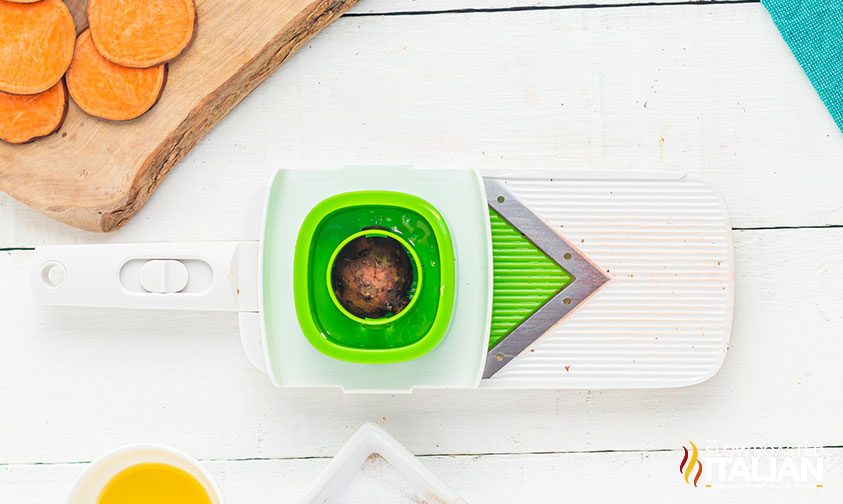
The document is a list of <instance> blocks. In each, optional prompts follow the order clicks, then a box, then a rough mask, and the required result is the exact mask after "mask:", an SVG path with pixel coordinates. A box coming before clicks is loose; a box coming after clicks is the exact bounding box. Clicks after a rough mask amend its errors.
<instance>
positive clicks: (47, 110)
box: [0, 81, 67, 144]
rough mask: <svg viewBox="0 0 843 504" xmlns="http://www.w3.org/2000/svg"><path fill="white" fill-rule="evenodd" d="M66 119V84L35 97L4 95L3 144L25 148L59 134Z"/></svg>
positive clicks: (0, 108) (0, 110) (0, 98)
mask: <svg viewBox="0 0 843 504" xmlns="http://www.w3.org/2000/svg"><path fill="white" fill-rule="evenodd" d="M66 115H67V89H66V88H65V87H64V81H59V82H58V83H57V84H55V85H54V86H53V87H51V88H50V89H48V90H46V91H44V92H41V93H38V94H34V95H15V94H9V93H3V92H0V140H4V141H6V142H9V143H14V144H22V143H27V142H31V141H33V140H35V139H37V138H41V137H43V136H47V135H49V134H51V133H55V132H56V131H58V130H59V128H61V125H62V123H63V122H64V117H65V116H66Z"/></svg>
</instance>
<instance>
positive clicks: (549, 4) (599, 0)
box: [349, 0, 746, 14]
mask: <svg viewBox="0 0 843 504" xmlns="http://www.w3.org/2000/svg"><path fill="white" fill-rule="evenodd" d="M714 1H716V2H717V3H728V2H743V1H746V0H714ZM688 2H693V3H698V4H706V3H711V2H712V0H456V1H455V0H363V1H361V2H360V3H359V4H357V5H356V6H355V7H354V8H353V9H351V11H349V12H351V13H352V14H389V13H438V12H442V11H445V12H453V11H475V10H498V11H512V10H518V9H591V8H594V7H593V6H602V7H617V8H631V7H636V6H639V5H640V6H642V7H649V6H650V5H653V4H687V3H688Z"/></svg>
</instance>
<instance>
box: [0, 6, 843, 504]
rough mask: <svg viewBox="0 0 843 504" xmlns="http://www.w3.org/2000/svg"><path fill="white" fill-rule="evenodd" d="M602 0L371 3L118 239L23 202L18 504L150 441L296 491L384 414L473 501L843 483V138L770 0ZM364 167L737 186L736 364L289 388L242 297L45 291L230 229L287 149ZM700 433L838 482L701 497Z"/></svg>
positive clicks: (17, 265)
mask: <svg viewBox="0 0 843 504" xmlns="http://www.w3.org/2000/svg"><path fill="white" fill-rule="evenodd" d="M594 1H596V3H598V4H601V5H600V6H598V7H594V6H577V5H574V4H573V3H572V0H553V1H550V0H465V1H461V2H455V1H450V0H449V1H446V0H427V1H422V0H417V1H414V0H362V1H361V3H360V4H359V6H358V7H356V8H355V9H354V10H353V11H352V12H351V13H350V14H348V15H346V16H344V17H343V18H341V19H340V20H338V21H337V22H336V23H335V24H334V25H332V26H331V27H329V28H328V29H327V30H326V31H325V32H324V33H323V34H321V35H320V36H319V37H318V38H317V39H315V40H314V41H313V42H312V43H311V44H309V45H308V47H307V48H306V49H304V50H303V51H302V52H301V53H299V54H298V55H297V56H295V57H294V58H293V59H292V60H291V61H290V62H288V63H287V64H286V65H285V66H284V67H283V68H282V69H281V70H280V71H279V72H278V73H277V74H275V75H274V76H273V77H271V78H270V79H269V81H268V82H266V83H265V84H264V85H263V86H261V87H260V88H259V89H258V90H257V91H256V92H255V93H254V94H253V95H252V96H250V97H249V98H248V99H247V100H246V101H245V102H244V103H243V104H242V105H241V106H240V107H239V108H238V109H237V110H236V111H235V112H233V113H232V114H231V115H230V116H229V117H228V118H227V119H226V120H224V121H223V122H222V124H220V125H219V126H218V127H217V128H216V129H215V130H213V131H212V132H211V134H210V135H208V137H207V138H206V139H205V140H204V141H203V142H202V143H201V145H199V146H198V147H197V148H196V150H195V151H194V152H193V153H192V154H190V155H189V157H188V158H187V159H186V160H185V161H184V162H182V163H181V165H180V166H179V167H178V169H177V170H175V171H174V172H173V173H172V174H171V175H170V176H169V178H168V180H167V181H166V182H165V183H164V184H163V186H162V187H161V189H160V190H159V192H158V194H156V195H155V196H154V197H153V198H152V200H151V201H150V203H149V204H148V205H147V207H146V208H145V209H144V210H143V211H142V212H141V213H140V214H139V215H138V216H137V217H136V218H135V219H134V220H133V221H132V222H130V223H129V224H128V225H127V226H126V227H125V228H124V229H123V230H122V231H119V232H117V233H115V234H113V235H108V236H104V235H94V234H88V233H85V232H81V231H77V230H74V229H71V228H68V227H64V226H63V225H60V224H57V223H55V222H52V221H49V220H47V219H46V218H43V217H41V216H39V215H36V214H35V213H33V212H31V211H30V210H28V209H27V208H25V207H24V206H22V205H20V204H18V203H16V202H14V201H13V200H11V199H10V198H8V197H6V196H2V195H0V502H3V503H15V504H24V503H39V504H40V503H52V502H61V501H62V499H63V497H64V495H65V494H66V492H67V490H68V488H69V486H70V484H71V482H72V481H73V479H74V477H75V476H76V475H77V474H78V473H79V472H80V471H81V470H82V469H83V468H84V463H85V462H86V461H90V460H91V459H93V458H94V457H96V456H97V455H99V454H101V453H103V452H105V451H107V450H110V449H111V448H113V447H115V446H117V445H120V444H125V443H130V442H138V441H152V442H160V443H166V444H171V445H173V446H176V447H178V448H181V449H183V450H185V451H187V452H188V453H190V454H192V455H194V456H195V457H197V458H200V459H203V460H205V461H207V466H208V467H209V469H210V470H211V471H212V472H213V473H214V475H215V476H216V477H217V478H218V480H219V482H220V484H221V485H222V487H223V489H224V492H225V495H226V497H227V499H228V501H229V502H230V503H231V504H246V503H254V504H260V503H286V502H295V501H296V499H297V498H298V497H300V496H302V495H303V494H304V492H305V491H306V490H307V488H308V486H309V484H310V483H311V482H312V480H313V479H314V478H315V477H316V475H317V474H318V473H319V471H321V470H322V468H324V467H325V466H326V465H327V463H328V460H329V458H330V457H331V456H332V455H333V454H334V453H335V452H336V451H337V450H338V449H339V447H340V446H341V445H342V444H343V442H344V441H345V440H346V439H347V438H348V437H349V436H350V435H351V434H352V433H353V432H354V431H355V430H356V429H357V428H358V427H359V426H360V425H361V424H362V423H363V422H366V421H375V422H377V423H379V424H381V425H383V426H384V427H385V428H386V429H387V430H389V431H390V432H391V433H392V434H393V435H394V436H396V437H397V438H398V439H399V440H401V441H402V442H403V443H404V444H405V445H406V446H407V447H408V448H409V449H410V450H411V451H412V452H414V453H416V454H419V455H421V456H422V460H423V462H424V463H425V464H427V465H428V466H429V467H430V468H431V469H432V470H433V471H434V472H436V473H437V474H438V475H439V476H441V478H442V479H443V480H444V481H445V482H446V483H448V484H450V485H452V486H453V487H454V488H455V489H456V490H457V491H458V492H460V493H461V494H463V495H464V496H465V497H466V498H467V499H469V500H470V501H471V502H477V503H494V502H564V501H570V500H571V499H573V498H575V499H578V500H579V501H592V502H609V500H610V499H612V500H615V501H624V502H656V501H665V502H676V501H677V500H678V499H683V501H684V502H693V501H705V500H707V501H718V502H726V501H728V502H751V501H757V502H760V501H762V500H766V501H770V500H772V499H774V498H779V499H782V500H790V501H794V500H796V501H800V502H811V501H815V502H832V501H837V502H839V501H840V499H841V498H843V449H841V445H843V421H842V420H841V412H843V408H841V405H840V399H841V392H840V386H841V384H843V366H841V365H840V362H841V360H840V359H841V357H840V356H841V354H843V337H841V336H843V289H841V285H843V199H841V196H840V193H841V189H843V135H841V134H840V132H839V131H838V130H837V129H836V128H835V126H834V124H833V122H832V120H831V118H830V116H829V114H828V113H827V112H826V111H825V109H824V108H823V107H822V105H821V103H820V101H819V99H818V98H817V96H816V95H815V93H814V91H813V89H812V88H811V87H810V85H809V84H808V81H807V79H806V78H805V76H804V75H803V74H802V72H801V71H800V69H799V67H798V65H797V63H796V62H795V60H794V58H793V57H792V55H791V54H790V53H789V51H788V49H787V47H786V45H785V43H784V42H783V41H782V40H781V38H780V37H779V34H778V33H777V32H776V30H775V28H774V26H773V24H772V22H771V21H770V19H769V17H768V15H767V14H766V12H765V11H764V9H763V7H762V6H761V5H760V4H759V3H755V2H717V3H714V4H709V3H706V4H705V5H700V4H693V3H690V2H687V1H685V2H676V3H674V1H675V0H656V1H657V3H658V4H657V5H652V4H651V3H650V0H647V1H645V0H625V1H626V2H627V3H628V4H629V5H622V6H621V5H613V4H612V3H611V0H590V2H594ZM590 2H589V3H590ZM357 162H410V163H414V164H417V165H430V166H434V165H435V166H449V165H450V166H476V167H482V168H507V169H513V168H524V169H531V168H554V167H558V168H559V169H611V170H652V169H655V170H675V171H685V172H689V173H693V174H697V175H700V176H702V177H704V178H706V179H708V180H709V181H711V182H713V183H715V184H717V185H719V186H720V188H721V189H722V191H723V192H724V194H725V195H726V198H727V200H728V203H729V206H730V211H731V214H732V219H733V226H734V229H735V231H734V237H735V241H736V259H737V271H738V278H737V285H738V291H737V305H736V313H735V325H734V331H733V336H732V344H731V350H730V352H729V354H728V356H727V358H726V362H725V365H724V366H723V368H722V370H721V371H720V373H719V374H718V375H717V376H715V377H714V378H713V379H711V380H710V381H708V382H706V383H704V384H701V385H698V386H694V387H691V388H685V389H675V390H656V391H649V390H642V391H564V392H563V391H532V392H524V391H522V392H516V391H493V390H481V391H462V392H433V391H427V392H419V393H415V394H413V395H410V396H397V397H395V396H389V397H379V396H344V395H342V394H341V393H340V392H338V391H334V390H320V391H313V390H279V389H275V388H273V387H272V386H271V385H270V383H269V381H268V380H267V379H266V377H264V376H262V375H261V374H260V373H259V372H258V371H256V370H255V369H253V368H252V367H251V365H250V364H249V363H248V362H247V360H246V357H245V356H244V355H243V354H242V352H241V350H240V343H239V339H238V335H237V319H236V316H235V315H232V314H198V313H168V312H135V311H122V310H89V309H70V308H65V309H62V308H45V307H39V306H36V305H34V304H33V303H32V301H31V298H30V294H29V292H28V284H27V270H28V267H29V261H30V258H31V255H32V252H31V251H30V248H31V247H34V246H37V245H40V244H53V243H80V242H133V241H134V242H137V241H162V240H167V241H170V240H225V239H233V238H235V237H236V236H237V233H238V228H239V226H240V215H241V213H242V209H243V207H244V205H245V203H246V201H247V199H248V198H249V197H250V196H251V194H252V193H253V191H254V190H255V189H256V188H257V187H258V186H259V185H260V184H261V183H263V182H264V181H265V180H266V179H267V177H268V175H269V174H270V173H271V172H272V171H274V170H275V169H277V168H278V167H281V166H290V167H307V166H322V165H329V166H337V165H341V164H348V163H357ZM689 439H694V440H698V441H699V442H700V443H703V442H704V441H705V440H717V441H718V442H719V443H720V444H721V445H725V444H736V445H746V444H749V445H792V444H817V445H820V446H825V447H826V450H825V468H824V470H825V487H824V488H820V489H817V488H809V489H798V490H797V489H794V490H782V489H771V488H766V487H759V488H748V489H733V490H725V489H717V488H711V489H705V488H697V489H694V488H692V487H689V486H688V485H686V484H685V483H684V482H683V481H682V480H681V479H680V478H679V477H678V475H677V472H678V471H677V468H678V464H679V460H680V459H681V455H682V448H681V447H682V445H683V444H686V443H687V440H689ZM584 499H585V500H584Z"/></svg>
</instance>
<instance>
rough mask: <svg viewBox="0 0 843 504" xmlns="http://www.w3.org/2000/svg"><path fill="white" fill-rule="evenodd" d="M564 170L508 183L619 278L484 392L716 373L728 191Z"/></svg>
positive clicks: (726, 326) (729, 274) (727, 317)
mask: <svg viewBox="0 0 843 504" xmlns="http://www.w3.org/2000/svg"><path fill="white" fill-rule="evenodd" d="M553 175H554V176H553V179H550V178H506V179H505V181H506V187H507V188H508V189H509V190H510V191H512V192H513V193H514V194H515V195H516V196H517V197H518V198H519V199H520V200H521V201H522V202H523V203H524V204H526V205H527V206H528V207H529V208H530V209H532V210H533V211H534V212H535V213H536V214H537V215H539V217H542V218H543V219H545V220H546V221H547V222H548V223H549V224H550V225H551V226H553V227H555V228H556V229H558V230H559V231H560V233H561V234H562V235H563V236H565V237H566V238H567V239H568V240H569V241H571V242H572V243H574V244H575V245H576V246H577V247H579V248H580V250H581V251H582V252H583V253H584V254H585V255H586V256H588V257H589V258H590V259H591V260H593V261H594V262H595V263H596V264H597V265H598V266H600V267H601V268H603V269H604V270H605V271H607V272H608V273H609V274H610V275H611V277H612V279H611V280H610V281H609V282H608V283H607V284H606V285H604V286H603V287H602V288H601V289H600V290H599V291H598V292H597V293H596V294H594V295H593V296H592V297H591V298H590V299H588V300H586V302H584V303H583V304H582V305H580V306H579V307H578V308H577V309H576V310H575V311H574V312H573V313H571V314H570V315H569V316H568V317H567V318H566V319H564V320H563V321H562V323H561V324H559V325H558V326H556V327H555V328H554V329H551V330H550V331H549V332H548V333H546V334H545V335H544V336H542V337H541V338H540V339H539V340H538V341H537V342H536V343H535V344H533V345H532V346H531V347H530V348H528V349H527V350H525V351H524V352H523V353H522V354H521V355H520V356H518V357H517V358H516V359H514V360H513V361H512V362H511V363H509V364H508V365H507V366H506V367H504V368H503V369H501V371H500V372H498V374H496V375H495V376H494V377H493V378H491V379H488V380H484V381H483V386H494V387H504V388H515V387H524V388H536V387H553V388H640V387H675V386H683V385H691V384H694V383H698V382H701V381H704V380H706V379H708V378H709V377H711V376H712V375H713V374H714V373H716V372H717V370H718V369H719V368H720V366H721V365H722V362H723V359H724V357H725V354H726V350H727V349H728V343H729V337H730V332H731V320H732V306H733V296H734V261H733V246H732V235H731V229H730V227H729V220H728V213H727V211H726V208H725V205H724V202H723V200H722V197H721V196H720V194H719V193H718V192H717V191H716V190H715V189H714V188H713V187H711V186H710V185H708V184H706V183H704V182H702V181H700V180H697V179H693V178H687V177H685V178H681V177H672V178H671V177H666V176H663V175H660V174H654V175H648V176H642V175H630V176H626V175H623V174H617V175H606V174H602V175H591V174H582V173H575V174H571V175H565V174H564V172H561V173H560V172H555V173H554V174H553ZM560 175H561V176H560Z"/></svg>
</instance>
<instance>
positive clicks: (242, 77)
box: [0, 0, 356, 231]
mask: <svg viewBox="0 0 843 504" xmlns="http://www.w3.org/2000/svg"><path fill="white" fill-rule="evenodd" d="M355 1H356V0H316V1H314V0H285V1H284V2H279V1H276V0H255V1H251V2H246V3H242V2H230V1H226V0H199V1H197V3H196V7H197V16H198V24H197V32H196V36H195V38H194V40H193V43H192V44H191V46H190V47H189V48H188V50H186V52H185V53H184V54H183V55H182V56H181V57H179V58H178V59H177V60H175V61H174V62H172V63H170V74H169V81H168V84H167V88H166V89H165V90H164V94H163V96H162V98H161V100H160V102H159V103H158V104H157V105H156V106H155V107H154V108H153V109H152V110H151V111H150V112H148V113H147V114H145V115H144V116H142V117H141V118H139V119H136V120H133V121H129V122H126V123H116V122H110V121H105V120H101V119H97V118H94V117H90V116H88V115H86V114H85V113H83V112H82V111H81V110H80V109H79V108H78V107H76V106H75V105H71V106H70V110H69V111H68V116H67V120H66V121H65V124H64V126H63V127H62V129H61V130H60V132H59V133H58V134H56V135H53V136H51V137H49V138H46V139H43V140H41V141H39V142H34V143H32V144H28V145H24V146H12V145H5V144H4V145H0V190H3V191H5V192H8V193H9V194H11V195H12V196H13V197H15V198H16V199H18V200H20V201H22V202H24V203H25V204H27V205H29V206H31V207H32V208H34V209H35V210H38V211H39V212H42V213H44V214H46V215H48V216H49V217H52V218H54V219H57V220H59V221H62V222H64V223H66V224H70V225H72V226H76V227H80V228H83V229H87V230H90V231H112V230H114V229H117V228H119V227H120V226H122V225H123V224H124V223H125V222H126V221H127V220H128V219H129V218H130V217H132V216H133V215H134V214H135V213H136V212H137V211H138V210H139V209H140V208H141V207H142V206H143V205H144V203H146V201H147V199H149V197H150V195H151V194H152V193H153V191H154V190H155V189H156V188H157V187H158V185H159V184H160V183H161V181H162V180H163V178H164V177H166V175H167V173H169V171H170V170H171V169H172V168H173V166H174V165H175V164H176V163H177V162H178V161H179V160H180V159H182V158H183V157H184V156H185V154H187V152H188V151H190V149H191V148H193V146H194V145H196V143H197V142H198V141H199V139H200V138H202V136H203V135H204V134H205V133H207V132H208V130H210V129H211V128H212V127H213V126H214V125H215V124H216V123H217V122H218V121H219V120H220V119H221V118H222V117H223V116H224V115H225V114H226V113H228V112H229V111H230V110H231V109H232V108H233V107H234V106H235V105H237V104H238V103H239V102H240V101H241V100H242V99H243V98H244V97H245V96H246V95H248V94H249V93H250V92H251V91H252V90H253V89H254V88H255V87H256V86H257V85H258V84H260V83H261V82H262V81H263V80H264V79H265V78H266V77H267V76H269V75H270V74H271V73H272V72H273V71H274V70H275V69H276V68H278V66H279V65H281V63H283V62H284V61H285V60H286V59H287V58H288V57H289V56H290V54H292V53H293V51H295V50H296V49H297V48H299V47H300V46H301V45H302V44H304V43H305V42H306V41H307V40H308V39H310V37H312V36H313V35H315V34H316V33H317V32H318V31H319V30H320V29H321V28H323V27H324V26H325V25H327V24H328V23H329V22H330V21H332V20H333V19H335V18H336V17H337V16H339V15H340V14H341V13H342V12H343V11H345V10H346V9H347V8H349V7H350V6H351V5H353V4H354V3H355ZM83 4H84V2H78V1H75V2H72V5H71V7H72V8H73V10H74V12H75V14H76V16H75V18H76V19H77V20H79V21H80V22H82V21H81V20H82V15H81V13H80V9H82V7H83Z"/></svg>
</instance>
